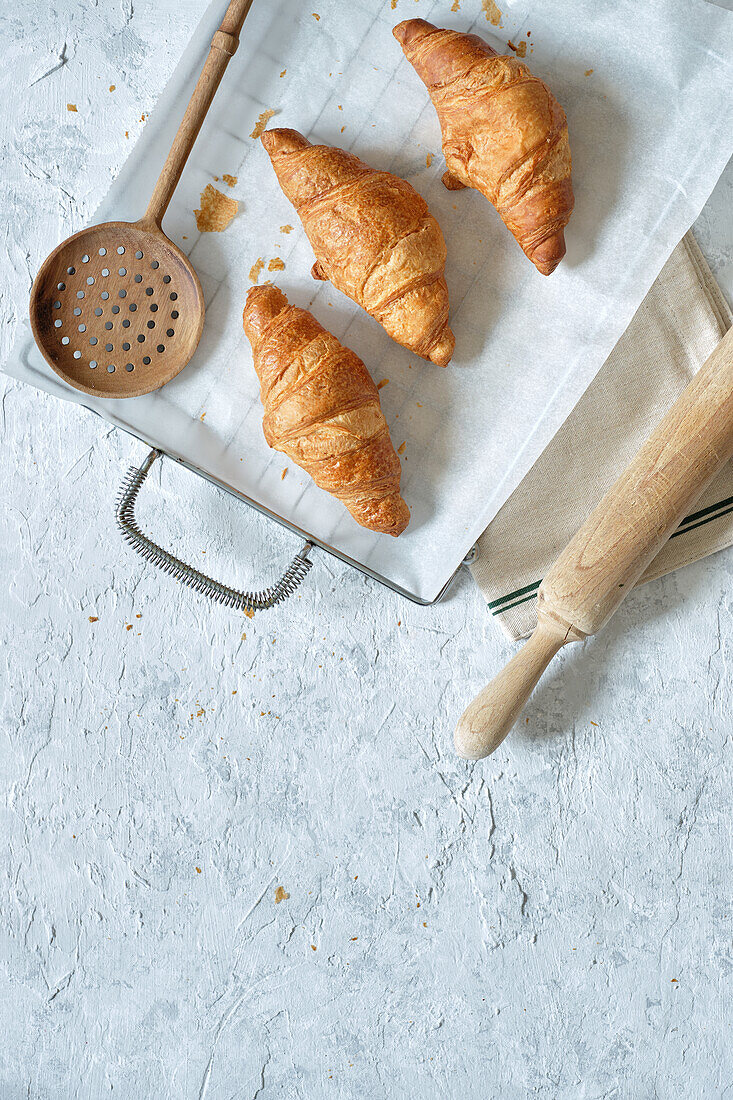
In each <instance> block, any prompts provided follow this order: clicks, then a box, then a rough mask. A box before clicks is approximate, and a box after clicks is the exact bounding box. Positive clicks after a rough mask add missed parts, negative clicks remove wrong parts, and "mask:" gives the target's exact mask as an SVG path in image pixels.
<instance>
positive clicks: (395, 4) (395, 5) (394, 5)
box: [392, 0, 397, 11]
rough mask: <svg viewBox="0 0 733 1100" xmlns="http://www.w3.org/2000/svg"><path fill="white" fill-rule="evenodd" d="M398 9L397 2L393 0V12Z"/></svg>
mask: <svg viewBox="0 0 733 1100" xmlns="http://www.w3.org/2000/svg"><path fill="white" fill-rule="evenodd" d="M396 7H397V0H392V11H394V10H395V8H396Z"/></svg>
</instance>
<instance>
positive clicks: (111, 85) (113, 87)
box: [109, 84, 117, 92]
mask: <svg viewBox="0 0 733 1100" xmlns="http://www.w3.org/2000/svg"><path fill="white" fill-rule="evenodd" d="M116 87H117V85H116V84H110V86H109V90H110V91H111V92H113V91H114V90H115V88H116Z"/></svg>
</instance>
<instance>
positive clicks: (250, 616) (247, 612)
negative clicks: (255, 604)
mask: <svg viewBox="0 0 733 1100" xmlns="http://www.w3.org/2000/svg"><path fill="white" fill-rule="evenodd" d="M244 613H245V615H246V616H247V618H248V619H254V617H255V613H254V610H253V609H252V608H251V607H245V609H244Z"/></svg>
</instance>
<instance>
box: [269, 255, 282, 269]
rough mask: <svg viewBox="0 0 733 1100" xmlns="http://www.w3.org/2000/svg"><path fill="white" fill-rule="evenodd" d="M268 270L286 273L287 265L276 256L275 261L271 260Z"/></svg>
mask: <svg viewBox="0 0 733 1100" xmlns="http://www.w3.org/2000/svg"><path fill="white" fill-rule="evenodd" d="M267 270H268V271H284V270H285V264H284V262H283V261H282V260H281V259H280V257H279V256H275V257H274V259H272V260H270V262H269V264H268V265H267Z"/></svg>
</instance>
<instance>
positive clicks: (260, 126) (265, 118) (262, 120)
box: [249, 108, 277, 138]
mask: <svg viewBox="0 0 733 1100" xmlns="http://www.w3.org/2000/svg"><path fill="white" fill-rule="evenodd" d="M276 114H277V111H276V110H274V109H270V108H268V110H266V111H263V112H262V114H261V115H259V116H258V118H257V122H256V123H255V128H254V130H253V131H252V133H251V134H250V135H249V136H250V137H251V138H258V137H262V135H263V134H264V132H265V130H266V129H267V123H268V122H269V121H270V119H271V118H272V116H273V115H276Z"/></svg>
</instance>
